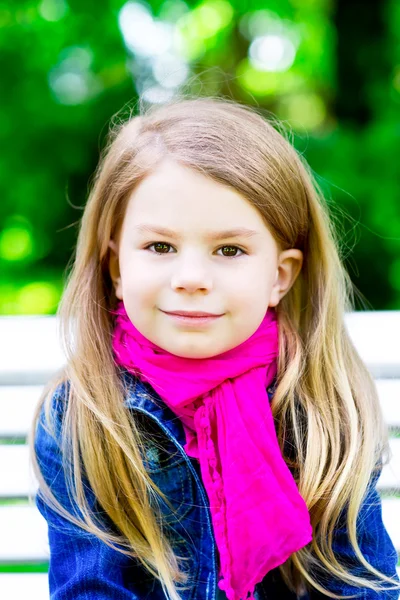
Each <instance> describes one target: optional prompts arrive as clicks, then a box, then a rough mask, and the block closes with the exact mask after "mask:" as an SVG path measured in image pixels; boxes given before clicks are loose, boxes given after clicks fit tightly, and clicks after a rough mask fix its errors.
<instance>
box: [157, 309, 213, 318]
mask: <svg viewBox="0 0 400 600" xmlns="http://www.w3.org/2000/svg"><path fill="white" fill-rule="evenodd" d="M162 312H166V313H167V314H169V315H177V316H180V317H220V316H222V315H218V314H215V313H208V312H204V311H200V310H198V311H191V310H174V311H162Z"/></svg>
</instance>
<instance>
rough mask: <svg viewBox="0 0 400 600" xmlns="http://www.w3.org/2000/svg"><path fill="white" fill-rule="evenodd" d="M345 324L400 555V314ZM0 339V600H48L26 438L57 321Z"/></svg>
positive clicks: (57, 358) (20, 323)
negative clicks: (379, 448) (374, 428)
mask: <svg viewBox="0 0 400 600" xmlns="http://www.w3.org/2000/svg"><path fill="white" fill-rule="evenodd" d="M346 323H347V326H348V329H349V332H350V335H351V337H352V339H353V341H354V343H355V345H356V347H357V349H358V351H359V352H360V354H361V356H362V358H363V359H364V360H365V362H366V363H367V366H368V368H369V369H370V371H371V373H372V374H373V376H374V378H375V379H376V383H377V387H378V391H379V397H380V401H381V404H382V408H383V412H384V415H385V418H386V421H387V423H388V424H389V426H390V431H391V448H392V451H393V459H392V461H391V463H390V464H389V465H388V466H386V467H385V468H384V470H383V472H382V475H381V477H380V479H379V481H378V490H379V492H380V495H381V497H382V506H383V518H384V522H385V525H386V528H387V530H388V532H389V534H390V536H391V538H392V540H393V542H394V544H395V546H396V548H397V550H398V552H399V553H400V311H392V312H385V311H382V312H364V313H351V314H349V315H347V316H346ZM0 339H1V346H0V532H1V534H0V598H12V599H13V600H22V599H24V600H25V599H26V598H29V600H48V598H49V591H48V581H47V569H48V559H49V547H48V541H47V524H46V521H45V520H44V518H43V517H42V515H41V514H40V513H39V511H38V510H37V508H36V506H35V505H32V503H29V499H28V495H29V494H34V493H35V491H36V489H37V483H36V480H35V478H34V476H33V472H32V471H31V468H30V463H29V454H28V447H27V445H26V435H27V432H28V429H29V427H30V424H31V421H32V415H33V411H34V408H35V406H36V404H37V401H38V398H39V395H40V392H41V390H42V387H43V385H44V383H45V382H46V381H47V380H48V379H49V377H50V376H51V375H52V374H53V373H54V372H55V371H56V370H57V369H58V368H59V367H60V366H61V365H62V364H63V363H64V356H63V354H62V351H61V348H60V345H59V342H58V336H57V321H56V318H55V317H43V316H37V317H0ZM393 493H394V495H393ZM389 494H392V497H389ZM17 569H18V571H19V572H18V573H17V572H15V571H16V570H17ZM40 569H41V570H42V572H33V571H35V570H36V571H40ZM398 571H399V573H400V568H398Z"/></svg>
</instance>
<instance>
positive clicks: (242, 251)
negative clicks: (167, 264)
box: [145, 242, 247, 258]
mask: <svg viewBox="0 0 400 600" xmlns="http://www.w3.org/2000/svg"><path fill="white" fill-rule="evenodd" d="M152 246H158V247H160V246H164V247H165V246H168V247H169V248H172V246H171V244H168V243H167V242H153V243H152V244H149V245H148V246H146V247H145V250H149V249H150V248H151V247H152ZM223 248H230V249H231V250H232V249H234V250H239V251H240V252H241V253H242V254H247V253H246V252H245V251H244V250H242V249H241V248H239V247H238V246H230V245H227V246H221V247H220V248H218V250H222V249H223ZM154 254H170V252H168V251H167V252H158V251H157V250H156V251H155V253H154ZM223 256H224V257H225V258H236V256H237V255H235V256H227V255H223ZM239 256H240V255H239Z"/></svg>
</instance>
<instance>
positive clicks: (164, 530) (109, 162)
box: [30, 98, 400, 600]
mask: <svg viewBox="0 0 400 600" xmlns="http://www.w3.org/2000/svg"><path fill="white" fill-rule="evenodd" d="M142 113H143V114H141V115H140V116H136V117H132V118H130V119H129V120H128V121H127V122H124V123H121V124H118V125H117V124H115V123H114V127H113V128H112V129H111V133H110V135H109V139H108V143H107V147H106V150H105V151H104V153H103V155H102V157H101V160H100V164H99V167H98V169H97V171H96V175H95V177H94V180H93V185H92V189H91V193H90V197H89V200H88V203H87V206H86V208H85V212H84V214H83V218H82V223H81V228H80V233H79V239H78V244H77V250H76V257H75V262H74V266H73V269H72V272H71V273H70V275H69V279H68V282H67V285H66V289H65V291H64V294H63V298H62V301H61V303H60V308H59V313H58V316H59V318H60V323H61V326H62V333H63V340H64V342H65V351H66V356H67V361H66V365H65V367H64V368H63V369H62V372H60V373H58V374H57V376H56V377H55V378H54V379H53V380H52V381H51V382H49V385H48V386H46V389H45V391H44V393H43V395H42V397H41V399H40V402H39V404H38V408H37V411H36V414H35V420H34V423H33V427H32V431H31V436H30V444H31V451H32V461H33V467H34V470H35V475H36V476H37V479H38V481H39V490H38V493H37V495H36V498H35V499H36V504H37V507H38V509H39V510H40V512H41V514H42V515H43V516H44V517H45V519H46V520H47V523H48V535H49V546H50V564H49V587H50V597H51V599H54V600H69V599H71V600H84V599H85V600H87V599H89V598H90V599H91V598H96V599H100V600H106V599H114V598H115V599H117V598H118V599H119V600H124V599H128V598H129V599H130V600H144V599H145V598H146V599H152V600H153V599H154V600H161V599H162V598H168V599H170V600H179V599H181V600H189V599H190V600H215V599H216V598H228V599H229V600H244V599H246V598H251V599H257V600H265V599H269V600H294V599H296V598H301V599H302V600H316V599H320V598H326V597H329V598H346V597H358V598H363V599H371V600H372V599H375V598H385V599H391V600H394V599H395V598H398V595H399V590H400V585H399V578H398V576H397V573H396V564H397V553H396V550H395V548H394V546H393V544H392V542H391V540H390V538H389V536H388V534H387V531H386V529H385V527H384V525H383V522H382V508H381V501H380V497H379V494H378V492H377V490H376V483H377V480H378V478H379V475H380V473H381V470H382V466H383V465H384V464H385V462H387V455H388V453H389V446H388V434H387V430H386V426H385V424H384V421H383V417H382V413H381V410H380V404H379V401H378V397H377V391H376V387H375V385H374V382H373V380H372V378H371V376H370V374H369V372H368V371H367V369H366V367H365V365H364V364H363V362H362V361H361V359H360V357H359V355H358V353H357V352H356V350H355V348H354V346H353V344H352V342H351V340H350V338H349V335H348V333H347V331H346V328H345V325H344V314H345V312H346V311H350V310H353V303H352V302H353V288H352V284H351V281H350V278H349V276H348V274H347V273H346V271H345V269H344V267H343V265H342V264H341V261H340V258H339V244H338V240H337V238H336V234H335V232H334V230H333V227H332V225H331V223H330V221H329V216H328V211H327V208H326V205H325V203H324V201H323V198H322V195H321V193H320V192H319V191H318V188H317V186H316V184H315V181H314V180H313V178H312V176H311V173H310V170H309V168H308V167H307V165H306V164H305V163H304V161H303V160H302V159H301V157H300V156H299V155H298V154H297V153H296V151H295V150H294V148H293V147H292V146H291V144H290V143H289V142H288V141H287V139H286V138H285V137H284V135H282V134H281V133H279V132H278V131H277V130H276V129H275V128H274V127H273V126H272V125H271V123H269V122H268V121H267V120H266V119H265V118H264V117H263V116H261V115H260V114H258V113H257V111H256V110H254V109H251V108H249V107H246V106H243V105H240V104H237V103H235V102H233V101H230V100H224V99H217V98H186V99H185V98H184V99H176V100H174V101H172V102H170V103H169V104H165V105H162V106H158V107H153V108H151V109H148V110H147V111H142Z"/></svg>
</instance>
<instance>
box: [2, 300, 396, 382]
mask: <svg viewBox="0 0 400 600" xmlns="http://www.w3.org/2000/svg"><path fill="white" fill-rule="evenodd" d="M345 323H346V327H347V329H348V331H349V334H350V337H351V338H352V340H353V343H354V344H355V346H356V348H357V349H358V351H359V353H360V355H361V357H362V359H363V360H364V361H365V362H366V364H367V366H368V367H369V369H370V371H371V373H372V374H373V375H374V377H382V378H383V377H384V378H389V377H400V344H399V343H398V340H399V339H400V311H377V312H375V311H362V312H351V313H348V314H346V316H345ZM58 332H59V321H58V319H57V317H55V316H23V317H14V316H12V317H0V339H1V340H2V344H1V346H0V384H2V385H10V384H21V383H24V384H39V383H45V382H46V381H47V380H48V379H49V377H50V376H51V374H52V373H54V372H55V371H57V370H58V369H59V368H60V367H61V366H62V365H63V364H64V362H65V356H64V353H63V350H62V348H61V343H60V339H59V336H58ZM21 339H23V340H24V343H23V344H21Z"/></svg>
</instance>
